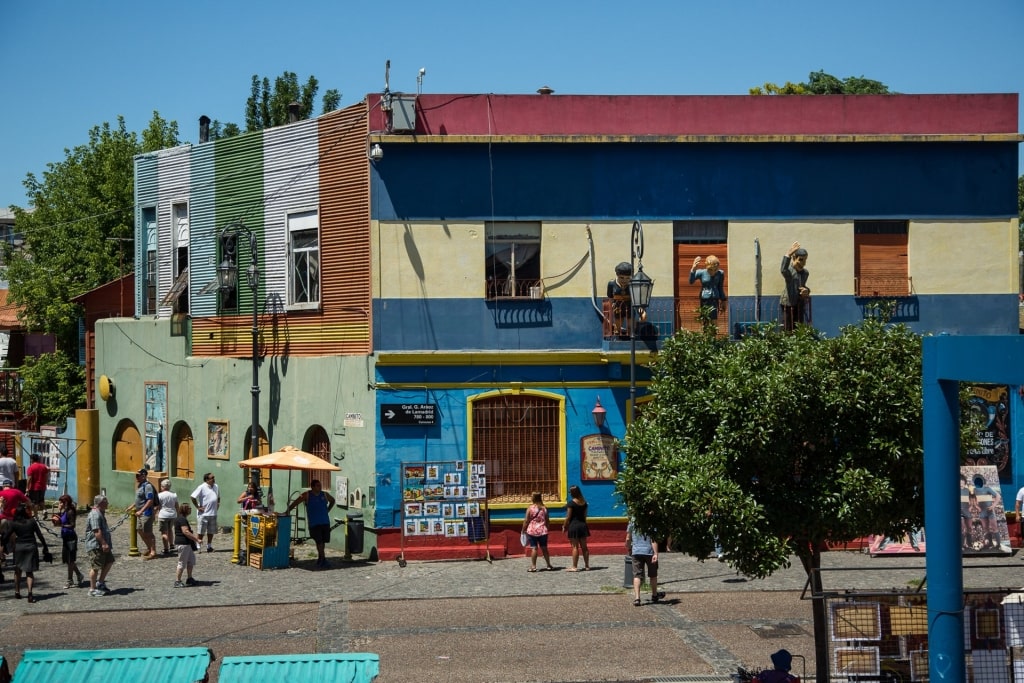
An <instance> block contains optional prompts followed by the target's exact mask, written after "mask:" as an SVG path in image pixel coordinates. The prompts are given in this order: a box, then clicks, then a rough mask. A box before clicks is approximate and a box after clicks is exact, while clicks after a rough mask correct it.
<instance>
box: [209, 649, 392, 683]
mask: <svg viewBox="0 0 1024 683" xmlns="http://www.w3.org/2000/svg"><path fill="white" fill-rule="evenodd" d="M378 673H380V657H379V656H378V655H375V654H369V653H363V652H331V653H324V654H311V655H259V656H256V657H225V658H224V660H223V661H222V662H221V664H220V673H219V674H218V677H217V680H218V681H219V683H253V681H331V682H332V683H371V682H372V681H373V679H375V678H376V677H377V674H378Z"/></svg>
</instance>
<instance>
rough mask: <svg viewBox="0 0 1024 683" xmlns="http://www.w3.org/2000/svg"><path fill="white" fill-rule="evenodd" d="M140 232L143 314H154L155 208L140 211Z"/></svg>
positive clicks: (155, 273) (155, 281) (155, 279)
mask: <svg viewBox="0 0 1024 683" xmlns="http://www.w3.org/2000/svg"><path fill="white" fill-rule="evenodd" d="M142 230H143V235H144V237H145V245H146V250H145V269H146V271H145V272H144V273H143V277H142V278H141V279H142V281H143V282H145V289H144V292H145V299H144V301H145V305H144V306H143V307H142V313H143V314H152V313H156V284H157V277H156V275H157V272H156V256H157V251H156V245H157V231H156V207H153V206H147V207H145V208H143V209H142Z"/></svg>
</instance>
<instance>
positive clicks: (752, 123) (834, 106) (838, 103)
mask: <svg viewBox="0 0 1024 683" xmlns="http://www.w3.org/2000/svg"><path fill="white" fill-rule="evenodd" d="M380 97H381V96H380V94H371V95H367V102H368V104H369V105H370V130H371V131H377V132H384V131H385V130H386V125H385V119H384V114H383V112H381V110H380V108H379V106H377V105H378V104H379V102H380ZM1017 99H1018V95H1017V94H1016V93H1010V94H981V95H788V96H778V95H770V96H769V95H760V96H750V95H672V96H662V95H437V94H424V95H420V96H419V98H418V101H417V103H416V132H417V133H419V134H424V135H829V134H833V135H852V134H875V135H886V134H888V135H899V134H921V135H924V134H958V133H959V134H964V133H975V134H977V133H1016V132H1017V124H1018V122H1017Z"/></svg>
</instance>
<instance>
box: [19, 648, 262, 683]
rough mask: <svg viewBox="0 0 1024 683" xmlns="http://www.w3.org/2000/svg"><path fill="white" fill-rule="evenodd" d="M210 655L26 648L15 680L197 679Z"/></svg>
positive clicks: (180, 682) (204, 651) (174, 682)
mask: <svg viewBox="0 0 1024 683" xmlns="http://www.w3.org/2000/svg"><path fill="white" fill-rule="evenodd" d="M210 659H211V657H210V650H209V649H208V648H205V647H140V648H124V649H118V650H26V651H25V654H24V656H22V658H21V661H20V662H19V663H18V668H17V669H15V670H14V681H13V683H53V681H75V683H109V682H110V681H144V680H153V681H161V682H165V683H196V681H201V680H203V678H205V677H206V670H207V669H208V668H209V666H210ZM250 683H251V682H250Z"/></svg>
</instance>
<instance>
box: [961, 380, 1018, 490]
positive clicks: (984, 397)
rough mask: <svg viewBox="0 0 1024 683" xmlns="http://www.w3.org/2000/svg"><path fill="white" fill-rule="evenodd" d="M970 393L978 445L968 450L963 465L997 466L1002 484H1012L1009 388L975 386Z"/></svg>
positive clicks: (989, 385)
mask: <svg viewBox="0 0 1024 683" xmlns="http://www.w3.org/2000/svg"><path fill="white" fill-rule="evenodd" d="M970 392H971V397H970V399H969V402H970V411H971V413H970V419H971V421H972V422H973V423H974V424H975V425H976V426H977V435H978V443H977V445H976V446H975V447H974V448H971V449H969V450H968V451H967V458H966V459H965V461H964V464H966V465H994V466H995V468H996V470H997V471H998V472H999V481H1000V482H1001V483H1003V484H1012V483H1013V466H1012V464H1011V460H1010V409H1009V405H1010V401H1009V395H1010V389H1009V387H1008V386H1007V385H1005V384H976V385H974V386H972V387H970Z"/></svg>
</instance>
